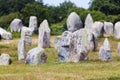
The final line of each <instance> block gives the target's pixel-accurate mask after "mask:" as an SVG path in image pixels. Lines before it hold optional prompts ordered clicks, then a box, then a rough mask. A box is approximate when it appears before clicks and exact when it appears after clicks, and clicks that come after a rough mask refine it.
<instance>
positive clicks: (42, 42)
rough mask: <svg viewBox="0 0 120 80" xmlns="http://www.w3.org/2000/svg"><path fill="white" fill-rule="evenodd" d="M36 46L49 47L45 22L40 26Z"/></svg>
mask: <svg viewBox="0 0 120 80" xmlns="http://www.w3.org/2000/svg"><path fill="white" fill-rule="evenodd" d="M38 46H39V47H42V48H49V47H50V28H49V24H48V21H47V20H44V21H43V22H42V23H41V24H40V27H39V40H38Z"/></svg>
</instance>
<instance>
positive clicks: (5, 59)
mask: <svg viewBox="0 0 120 80" xmlns="http://www.w3.org/2000/svg"><path fill="white" fill-rule="evenodd" d="M11 63H12V61H11V58H10V56H9V55H8V54H1V56H0V65H9V64H11Z"/></svg>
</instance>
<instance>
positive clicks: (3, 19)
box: [0, 12, 22, 29]
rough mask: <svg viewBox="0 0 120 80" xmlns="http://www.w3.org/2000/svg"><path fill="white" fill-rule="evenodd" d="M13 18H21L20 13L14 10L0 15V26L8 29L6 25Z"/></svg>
mask: <svg viewBox="0 0 120 80" xmlns="http://www.w3.org/2000/svg"><path fill="white" fill-rule="evenodd" d="M14 18H22V15H21V14H20V13H19V12H16V13H10V14H9V15H6V16H2V17H0V27H2V28H5V29H8V28H9V27H8V26H9V25H10V23H11V21H12V20H13V19H14Z"/></svg>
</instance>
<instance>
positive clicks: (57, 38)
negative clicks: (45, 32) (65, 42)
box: [54, 36, 62, 49]
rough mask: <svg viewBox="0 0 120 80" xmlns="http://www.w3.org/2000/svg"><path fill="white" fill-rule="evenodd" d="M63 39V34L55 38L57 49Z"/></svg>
mask: <svg viewBox="0 0 120 80" xmlns="http://www.w3.org/2000/svg"><path fill="white" fill-rule="evenodd" d="M61 41H62V37H61V36H57V37H56V38H55V41H54V46H55V49H57V48H58V46H60V44H61Z"/></svg>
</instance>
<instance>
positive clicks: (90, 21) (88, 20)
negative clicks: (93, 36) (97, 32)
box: [85, 14, 93, 29]
mask: <svg viewBox="0 0 120 80" xmlns="http://www.w3.org/2000/svg"><path fill="white" fill-rule="evenodd" d="M92 26H93V19H92V16H91V15H90V14H88V15H87V17H86V19H85V28H87V29H92Z"/></svg>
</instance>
